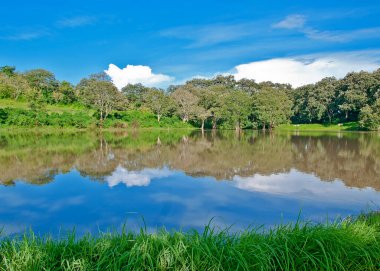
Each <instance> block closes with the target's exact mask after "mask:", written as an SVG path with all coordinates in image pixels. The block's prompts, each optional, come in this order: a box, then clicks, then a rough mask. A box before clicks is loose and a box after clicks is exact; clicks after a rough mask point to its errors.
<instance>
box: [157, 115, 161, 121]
mask: <svg viewBox="0 0 380 271" xmlns="http://www.w3.org/2000/svg"><path fill="white" fill-rule="evenodd" d="M160 119H161V115H160V114H157V121H158V122H160Z"/></svg>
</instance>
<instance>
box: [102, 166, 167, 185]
mask: <svg viewBox="0 0 380 271" xmlns="http://www.w3.org/2000/svg"><path fill="white" fill-rule="evenodd" d="M170 175H172V172H171V171H170V170H169V169H168V168H163V169H154V168H146V169H144V170H141V171H129V170H127V169H125V168H123V167H121V166H119V167H117V168H116V170H115V171H114V172H113V173H112V175H111V176H108V177H107V178H106V182H107V183H108V186H109V187H113V186H116V185H118V184H120V183H123V184H125V185H126V186H128V187H132V186H148V185H149V184H150V181H151V180H152V179H156V178H164V177H168V176H170Z"/></svg>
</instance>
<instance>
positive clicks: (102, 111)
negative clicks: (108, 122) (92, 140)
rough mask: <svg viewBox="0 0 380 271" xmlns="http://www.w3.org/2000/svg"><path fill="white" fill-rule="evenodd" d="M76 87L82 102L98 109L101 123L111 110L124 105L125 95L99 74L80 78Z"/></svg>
mask: <svg viewBox="0 0 380 271" xmlns="http://www.w3.org/2000/svg"><path fill="white" fill-rule="evenodd" d="M77 89H78V93H79V94H80V96H81V97H82V99H83V102H84V103H85V104H86V105H88V106H90V107H93V108H95V109H96V110H98V111H99V115H100V122H101V125H102V124H103V120H104V119H105V118H107V116H108V114H109V113H110V112H111V111H112V110H114V109H122V108H123V107H124V106H125V105H126V101H125V97H124V96H123V95H122V94H121V93H120V92H119V91H118V89H117V88H116V87H115V86H114V84H112V82H110V81H108V80H105V79H104V78H103V77H102V76H101V75H92V76H90V78H89V79H82V80H81V82H80V83H79V84H78V86H77Z"/></svg>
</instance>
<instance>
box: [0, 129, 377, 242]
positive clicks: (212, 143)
mask: <svg viewBox="0 0 380 271" xmlns="http://www.w3.org/2000/svg"><path fill="white" fill-rule="evenodd" d="M0 202H1V204H0V227H3V230H4V232H5V234H15V233H19V232H23V231H24V230H25V229H28V228H30V227H31V228H33V230H34V231H36V232H38V233H41V234H44V233H48V232H49V233H51V234H53V235H57V234H59V233H62V231H67V230H71V229H73V228H74V227H75V230H76V232H77V233H78V234H83V233H85V232H92V233H97V232H99V230H100V231H107V230H113V229H114V230H119V229H120V228H121V227H122V226H123V225H125V226H126V227H127V228H128V229H131V230H137V229H139V227H141V226H144V227H146V228H147V230H149V231H154V230H156V229H157V228H161V227H165V228H167V229H183V230H187V229H190V228H194V229H197V230H201V229H202V228H203V227H204V226H205V225H206V224H207V223H209V222H210V220H212V224H213V225H218V226H221V227H225V226H231V225H233V229H236V230H238V229H241V228H244V227H248V226H260V225H265V227H270V226H272V225H275V224H276V223H280V222H295V221H296V220H297V219H298V217H301V218H302V219H307V220H311V221H314V222H323V221H326V220H334V219H336V218H339V217H345V216H348V215H356V214H359V213H360V212H362V211H368V210H374V209H379V207H380V134H379V133H315V132H314V133H310V132H309V133H308V132H302V133H301V132H299V133H296V132H272V133H269V132H266V133H263V132H257V131H244V132H243V133H241V134H236V133H235V132H233V131H216V132H215V131H214V132H212V131H208V132H205V133H203V134H202V133H201V132H200V131H188V130H170V131H166V130H140V131H123V132H50V133H48V132H40V133H37V132H28V133H20V132H19V133H14V132H1V133H0Z"/></svg>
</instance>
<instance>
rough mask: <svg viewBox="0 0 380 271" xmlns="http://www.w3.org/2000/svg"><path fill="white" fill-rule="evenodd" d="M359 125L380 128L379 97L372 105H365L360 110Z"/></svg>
mask: <svg viewBox="0 0 380 271" xmlns="http://www.w3.org/2000/svg"><path fill="white" fill-rule="evenodd" d="M359 125H360V126H361V127H362V128H365V129H368V130H380V99H377V100H376V102H375V104H374V105H373V106H372V107H371V106H369V105H366V106H364V107H363V108H362V109H361V110H360V114H359Z"/></svg>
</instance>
